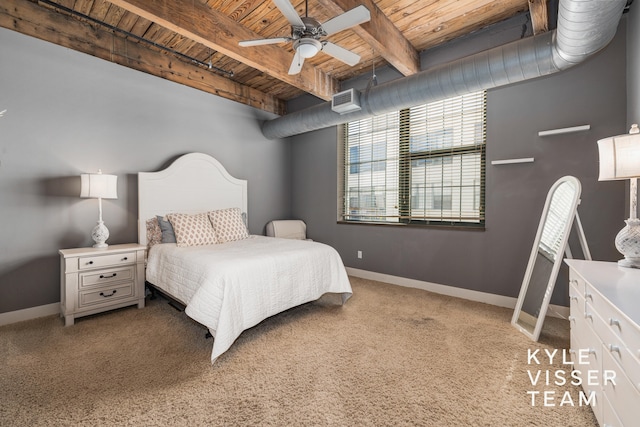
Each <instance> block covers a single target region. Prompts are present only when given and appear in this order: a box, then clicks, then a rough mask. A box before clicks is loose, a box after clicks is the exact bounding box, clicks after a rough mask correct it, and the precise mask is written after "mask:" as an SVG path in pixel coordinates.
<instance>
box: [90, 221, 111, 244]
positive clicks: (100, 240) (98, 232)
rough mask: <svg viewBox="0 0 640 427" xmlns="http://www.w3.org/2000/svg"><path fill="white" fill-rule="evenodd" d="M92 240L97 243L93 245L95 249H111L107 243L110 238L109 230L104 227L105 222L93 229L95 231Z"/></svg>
mask: <svg viewBox="0 0 640 427" xmlns="http://www.w3.org/2000/svg"><path fill="white" fill-rule="evenodd" d="M91 238H92V239H93V241H94V242H96V244H95V245H93V247H94V248H98V249H106V248H108V247H109V245H108V244H107V243H105V242H106V241H107V239H108V238H109V229H108V228H107V226H106V225H104V222H103V221H98V224H97V225H96V226H95V227H93V230H91Z"/></svg>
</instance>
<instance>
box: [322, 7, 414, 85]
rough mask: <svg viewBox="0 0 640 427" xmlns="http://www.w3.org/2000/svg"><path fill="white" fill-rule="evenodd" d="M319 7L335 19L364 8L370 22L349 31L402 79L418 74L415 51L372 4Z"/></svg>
mask: <svg viewBox="0 0 640 427" xmlns="http://www.w3.org/2000/svg"><path fill="white" fill-rule="evenodd" d="M318 3H319V4H320V5H321V6H322V7H323V8H325V9H327V10H329V11H331V13H332V14H334V15H339V14H341V13H344V12H346V11H347V10H350V9H353V8H354V7H356V6H359V5H364V6H366V8H367V9H369V12H370V13H371V21H369V22H366V23H364V24H361V25H359V26H355V27H353V28H352V30H353V31H354V32H355V33H356V34H357V35H358V36H360V37H361V38H362V39H363V40H364V41H365V42H367V43H368V44H369V45H370V46H371V47H372V48H373V49H375V51H376V52H377V53H378V54H380V55H381V56H382V57H383V58H384V59H386V60H387V62H388V63H389V64H391V65H392V66H393V67H395V69H396V70H398V71H399V72H400V73H402V74H403V75H405V76H410V75H412V74H415V73H417V72H418V71H420V57H419V55H418V51H417V50H416V49H415V48H414V47H413V45H412V44H411V43H410V42H409V40H407V39H406V38H405V37H404V36H403V35H402V33H401V32H400V30H398V28H397V27H396V26H395V25H394V24H393V22H391V20H389V18H388V17H387V16H386V15H385V14H384V13H383V12H382V11H381V10H380V9H379V8H378V6H376V4H375V2H374V1H373V0H319V1H318Z"/></svg>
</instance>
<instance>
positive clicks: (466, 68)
mask: <svg viewBox="0 0 640 427" xmlns="http://www.w3.org/2000/svg"><path fill="white" fill-rule="evenodd" d="M625 4H626V0H560V3H559V9H558V26H557V29H556V30H555V31H552V32H548V33H544V34H541V35H539V36H534V37H529V38H526V39H522V40H518V41H515V42H512V43H508V44H506V45H504V46H498V47H495V48H493V49H489V50H486V51H484V52H480V53H477V54H474V55H471V56H468V57H466V58H462V59H458V60H455V61H452V62H449V63H447V64H442V65H439V66H436V67H433V68H430V69H428V70H424V71H421V72H419V73H416V74H414V75H412V76H409V77H403V78H400V79H398V80H393V81H390V82H387V83H384V84H381V85H378V86H374V87H372V88H370V89H369V91H368V92H366V93H361V94H360V103H361V105H362V107H363V108H362V110H360V111H357V112H353V113H349V114H342V115H340V114H338V113H335V112H334V111H332V110H331V102H325V103H322V104H319V105H316V106H313V107H310V108H307V109H304V110H301V111H297V112H295V113H291V114H287V115H285V116H282V117H279V118H277V119H273V120H269V121H266V122H265V123H264V124H263V126H262V133H263V134H264V136H265V137H267V138H269V139H274V138H284V137H288V136H292V135H297V134H300V133H304V132H310V131H313V130H318V129H323V128H326V127H329V126H335V125H338V124H342V123H346V122H349V121H354V120H360V119H363V118H367V117H370V116H373V115H379V114H384V113H387V112H390V111H397V110H401V109H403V108H409V107H413V106H415V105H419V104H425V103H427V102H432V101H437V100H440V99H444V98H449V97H452V96H456V95H462V94H465V93H469V92H473V91H477V90H482V89H491V88H494V87H499V86H503V85H507V84H511V83H516V82H521V81H524V80H529V79H533V78H536V77H541V76H545V75H548V74H553V73H556V72H558V71H562V70H566V69H567V68H570V67H572V66H574V65H576V64H578V63H580V62H582V61H584V60H585V59H587V58H588V57H589V56H591V55H592V54H594V53H596V52H598V51H599V50H600V49H602V48H604V47H605V46H607V45H608V44H609V42H611V40H612V39H613V37H614V36H615V33H616V29H617V27H618V22H619V21H620V17H621V16H622V11H623V9H624V7H625Z"/></svg>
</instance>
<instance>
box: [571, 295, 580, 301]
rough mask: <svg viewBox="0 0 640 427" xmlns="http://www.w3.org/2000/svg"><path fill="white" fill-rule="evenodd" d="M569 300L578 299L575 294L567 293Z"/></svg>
mask: <svg viewBox="0 0 640 427" xmlns="http://www.w3.org/2000/svg"><path fill="white" fill-rule="evenodd" d="M569 300H570V301H578V297H577V296H575V295H569Z"/></svg>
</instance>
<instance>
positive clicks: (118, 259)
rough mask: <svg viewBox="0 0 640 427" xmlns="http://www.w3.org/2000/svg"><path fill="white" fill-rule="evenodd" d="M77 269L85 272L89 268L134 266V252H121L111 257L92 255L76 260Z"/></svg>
mask: <svg viewBox="0 0 640 427" xmlns="http://www.w3.org/2000/svg"><path fill="white" fill-rule="evenodd" d="M78 263H79V264H78V268H79V269H80V270H87V269H89V268H99V267H115V266H118V265H125V264H135V263H136V253H135V252H123V253H119V254H113V255H92V256H87V257H80V258H78Z"/></svg>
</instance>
